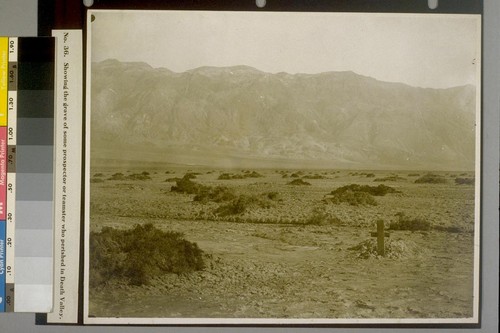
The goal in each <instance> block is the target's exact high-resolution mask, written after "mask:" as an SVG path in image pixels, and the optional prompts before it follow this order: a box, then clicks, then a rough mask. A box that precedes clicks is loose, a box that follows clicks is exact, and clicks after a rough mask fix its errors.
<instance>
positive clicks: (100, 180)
mask: <svg viewBox="0 0 500 333" xmlns="http://www.w3.org/2000/svg"><path fill="white" fill-rule="evenodd" d="M90 182H91V183H104V179H102V178H91V179H90Z"/></svg>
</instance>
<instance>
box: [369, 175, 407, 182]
mask: <svg viewBox="0 0 500 333" xmlns="http://www.w3.org/2000/svg"><path fill="white" fill-rule="evenodd" d="M404 180H406V178H403V177H400V176H387V177H382V178H375V179H374V180H373V181H374V182H399V181H404Z"/></svg>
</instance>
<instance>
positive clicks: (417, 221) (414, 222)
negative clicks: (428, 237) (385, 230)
mask: <svg viewBox="0 0 500 333" xmlns="http://www.w3.org/2000/svg"><path fill="white" fill-rule="evenodd" d="M396 216H397V217H398V220H397V221H394V222H391V223H390V225H389V229H390V230H412V231H416V230H429V229H430V228H431V223H430V222H429V221H427V220H425V219H423V218H419V217H415V218H411V217H408V216H406V214H404V213H402V212H399V213H397V214H396Z"/></svg>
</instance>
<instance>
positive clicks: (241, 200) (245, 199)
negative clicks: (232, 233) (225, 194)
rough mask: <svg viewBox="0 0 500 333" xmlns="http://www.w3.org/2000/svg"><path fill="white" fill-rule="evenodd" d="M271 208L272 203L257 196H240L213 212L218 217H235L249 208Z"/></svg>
mask: <svg viewBox="0 0 500 333" xmlns="http://www.w3.org/2000/svg"><path fill="white" fill-rule="evenodd" d="M272 206H273V203H272V202H271V201H270V200H268V199H266V198H262V197H259V196H257V195H248V194H240V195H239V196H238V197H236V198H234V199H233V200H232V201H231V202H229V203H227V204H224V205H221V206H219V207H218V208H217V209H216V210H215V214H216V215H219V216H228V215H237V214H243V213H244V212H246V211H247V210H248V209H251V208H257V207H259V208H270V207H272Z"/></svg>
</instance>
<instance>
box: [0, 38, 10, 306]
mask: <svg viewBox="0 0 500 333" xmlns="http://www.w3.org/2000/svg"><path fill="white" fill-rule="evenodd" d="M8 53H9V39H8V38H7V37H0V312H5V282H6V274H7V273H6V249H7V248H6V243H7V237H6V236H7V223H6V221H5V218H6V215H5V209H6V205H7V201H6V198H7V183H6V178H7V90H8V79H7V77H8V68H9V56H8Z"/></svg>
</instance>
